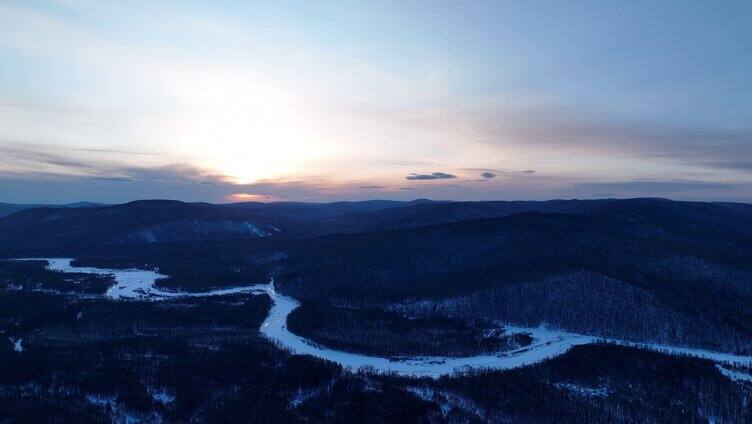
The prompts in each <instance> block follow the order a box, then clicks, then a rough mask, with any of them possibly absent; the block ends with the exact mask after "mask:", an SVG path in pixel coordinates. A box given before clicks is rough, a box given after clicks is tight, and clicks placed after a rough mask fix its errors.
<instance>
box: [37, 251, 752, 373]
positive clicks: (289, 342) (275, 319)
mask: <svg viewBox="0 0 752 424" xmlns="http://www.w3.org/2000/svg"><path fill="white" fill-rule="evenodd" d="M34 259H36V260H45V261H47V262H48V263H49V265H48V269H50V270H54V271H61V272H84V273H96V274H111V275H113V276H114V277H115V281H116V284H115V285H114V286H113V287H111V288H110V289H109V290H107V293H106V294H105V296H106V297H108V298H111V299H143V300H164V299H168V298H172V297H178V296H191V297H195V296H214V295H223V294H233V293H249V292H250V293H266V294H268V295H269V296H270V297H271V299H272V302H273V305H272V308H271V310H270V311H269V315H268V316H267V317H266V319H265V320H264V322H263V323H262V324H261V333H262V334H264V335H265V336H266V337H267V338H269V339H270V340H272V341H273V342H274V343H276V344H277V345H278V346H279V347H280V348H283V349H286V350H289V351H290V352H292V353H294V354H301V355H312V356H315V357H317V358H321V359H326V360H328V361H332V362H336V363H338V364H340V365H342V366H343V367H347V368H350V369H353V370H358V369H368V370H372V371H374V372H379V373H395V374H399V375H403V376H416V377H423V376H427V377H434V378H436V377H440V376H442V375H450V374H453V373H455V372H457V371H465V370H470V369H493V370H507V369H514V368H519V367H523V366H526V365H532V364H535V363H538V362H541V361H544V360H547V359H550V358H554V357H556V356H559V355H562V354H564V353H565V352H567V351H568V350H569V349H571V348H572V347H574V346H577V345H583V344H589V343H595V342H598V341H599V340H600V341H605V342H607V343H613V344H619V345H625V346H633V347H637V348H641V349H647V350H652V351H658V352H663V353H667V354H671V355H685V356H694V357H699V358H705V359H709V360H712V361H714V362H717V363H731V364H735V365H743V366H752V357H749V356H737V355H732V354H728V353H721V352H712V351H707V350H702V349H690V348H682V347H675V346H665V345H657V344H649V343H632V342H627V341H622V340H616V339H601V338H597V337H593V336H587V335H582V334H574V333H567V332H563V331H553V330H548V329H545V328H542V327H541V328H521V327H511V326H506V327H505V329H506V331H507V332H509V333H527V334H530V335H531V336H532V338H533V341H532V343H531V344H530V345H528V346H524V347H522V348H519V349H515V350H511V351H507V352H501V353H498V354H493V355H479V356H470V357H422V358H411V359H389V358H383V357H376V356H368V355H361V354H357V353H351V352H344V351H339V350H334V349H329V348H326V347H322V346H319V345H317V344H316V343H313V342H311V341H309V340H306V339H304V338H302V337H300V336H297V335H295V334H293V333H291V332H290V331H289V330H288V329H287V317H288V315H289V314H290V313H291V312H292V311H293V310H295V308H297V307H298V305H299V303H298V302H297V301H296V300H295V299H292V298H290V297H287V296H284V295H282V294H280V293H278V292H277V291H276V290H275V289H274V283H273V281H272V283H270V284H256V285H250V286H243V287H234V288H230V289H221V290H212V291H208V292H201V293H193V292H170V291H164V290H160V289H158V288H157V287H154V282H155V281H156V280H157V279H159V278H165V277H167V276H165V275H162V274H159V273H157V272H154V271H144V270H137V269H126V270H118V269H102V268H90V267H73V266H71V259H69V258H34Z"/></svg>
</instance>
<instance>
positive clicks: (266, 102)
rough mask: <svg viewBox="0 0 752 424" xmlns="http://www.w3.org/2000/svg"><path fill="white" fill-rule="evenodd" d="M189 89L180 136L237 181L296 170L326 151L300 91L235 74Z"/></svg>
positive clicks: (197, 153) (208, 162)
mask: <svg viewBox="0 0 752 424" xmlns="http://www.w3.org/2000/svg"><path fill="white" fill-rule="evenodd" d="M191 93H192V95H191V99H190V104H191V105H192V106H191V110H190V113H188V114H187V116H185V117H184V118H183V121H184V123H185V124H184V128H188V130H187V131H184V132H183V133H182V136H181V138H182V140H181V141H182V143H183V145H184V146H185V148H186V150H187V151H188V152H189V154H191V155H192V156H194V157H196V158H198V159H199V160H200V161H201V164H202V166H206V167H209V168H212V169H216V170H218V171H219V172H221V173H222V174H224V175H226V176H227V177H228V178H230V179H231V180H232V181H233V182H235V183H238V184H249V183H253V182H256V181H258V180H261V179H270V178H275V177H279V176H282V175H290V174H294V173H295V172H296V171H299V170H300V167H301V166H303V165H304V164H305V163H307V162H311V161H314V160H315V159H317V158H320V157H322V155H323V154H325V152H326V148H325V146H324V143H322V142H321V140H320V139H317V137H316V136H315V134H316V132H317V131H316V129H315V128H314V125H313V122H312V119H311V118H310V115H309V114H308V113H304V111H305V109H306V108H305V106H304V104H303V101H302V99H301V98H299V97H298V96H294V95H291V94H290V93H287V92H284V91H282V90H278V89H275V88H273V86H272V85H270V84H261V83H254V82H248V81H244V80H242V79H239V78H225V79H211V80H209V81H206V82H205V83H203V84H201V86H200V87H199V88H198V89H195V88H194V89H193V90H192V91H191Z"/></svg>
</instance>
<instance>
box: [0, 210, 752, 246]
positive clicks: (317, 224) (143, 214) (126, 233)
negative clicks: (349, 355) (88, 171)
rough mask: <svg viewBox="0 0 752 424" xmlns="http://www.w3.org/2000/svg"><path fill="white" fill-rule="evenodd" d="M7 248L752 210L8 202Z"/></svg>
mask: <svg viewBox="0 0 752 424" xmlns="http://www.w3.org/2000/svg"><path fill="white" fill-rule="evenodd" d="M0 208H1V210H3V211H5V212H6V213H7V212H10V211H12V210H14V209H15V210H16V211H15V212H14V213H9V214H7V215H5V216H1V217H0V246H16V247H34V246H46V247H51V246H65V245H91V244H112V243H139V242H149V243H154V242H169V241H196V240H223V239H242V238H259V237H269V236H282V237H311V236H317V235H326V234H336V233H360V232H366V231H377V230H385V229H405V228H413V227H421V226H430V225H439V224H447V223H453V222H462V221H469V220H476V219H489V218H499V217H504V216H509V215H513V214H518V213H524V212H538V213H544V214H566V215H578V216H588V217H592V218H608V219H609V220H611V221H621V222H623V223H625V224H628V225H629V226H631V227H635V228H636V227H638V226H641V228H644V230H645V231H657V228H661V229H663V230H672V229H673V230H676V231H680V232H685V233H691V232H693V231H694V232H698V233H702V234H705V235H707V233H708V232H709V231H712V232H725V233H728V235H729V237H731V238H734V237H736V236H740V235H742V234H744V235H749V234H750V233H752V225H751V224H752V205H749V204H742V203H703V202H676V201H670V200H665V199H627V200H616V199H601V200H549V201H481V202H448V201H431V200H426V199H418V200H413V201H410V202H399V201H389V200H370V201H362V202H334V203H298V202H276V203H257V202H244V203H230V204H209V203H184V202H179V201H172V200H141V201H135V202H130V203H126V204H122V205H103V204H96V203H87V202H82V203H74V204H69V205H60V206H39V205H12V204H0Z"/></svg>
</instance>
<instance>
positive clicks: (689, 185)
mask: <svg viewBox="0 0 752 424" xmlns="http://www.w3.org/2000/svg"><path fill="white" fill-rule="evenodd" d="M733 188H736V185H734V184H728V183H714V182H707V181H698V180H651V179H633V180H627V181H615V182H583V183H578V184H576V185H575V189H576V190H577V191H578V192H586V193H590V192H597V193H603V192H607V193H611V194H621V195H629V196H635V195H637V196H642V195H645V196H657V195H668V194H675V193H682V192H688V191H697V190H728V189H733Z"/></svg>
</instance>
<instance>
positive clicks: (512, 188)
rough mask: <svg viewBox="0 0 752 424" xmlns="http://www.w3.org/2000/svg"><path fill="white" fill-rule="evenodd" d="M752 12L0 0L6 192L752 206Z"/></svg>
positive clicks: (645, 4)
mask: <svg viewBox="0 0 752 424" xmlns="http://www.w3.org/2000/svg"><path fill="white" fill-rule="evenodd" d="M750 21H752V5H750V3H749V2H747V1H739V2H732V1H714V2H709V1H702V2H695V1H691V0H681V1H660V2H656V1H629V2H624V1H608V0H601V1H588V0H581V1H564V0H562V1H556V2H549V1H494V2H485V1H470V2H464V1H404V0H403V1H395V2H390V1H386V0H383V1H351V2H350V1H333V2H326V1H317V2H310V1H301V2H286V1H278V2H268V1H264V2H252V1H229V0H224V1H211V2H210V1H206V2H198V1H157V0H151V1H138V0H135V1H99V0H96V1H88V0H80V1H75V0H55V1H35V0H19V1H14V0H2V1H0V22H2V25H0V202H10V203H68V202H77V201H96V202H105V203H118V202H125V201H130V200H136V199H146V198H169V199H178V200H185V201H210V202H232V201H322V202H323V201H334V200H363V199H373V198H380V199H404V200H407V199H414V198H423V197H427V198H433V199H451V200H515V199H551V198H607V197H618V198H623V197H643V196H649V197H667V198H672V199H679V200H703V201H721V200H722V201H742V202H752V54H750V52H752V31H750V30H749V22H750Z"/></svg>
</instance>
